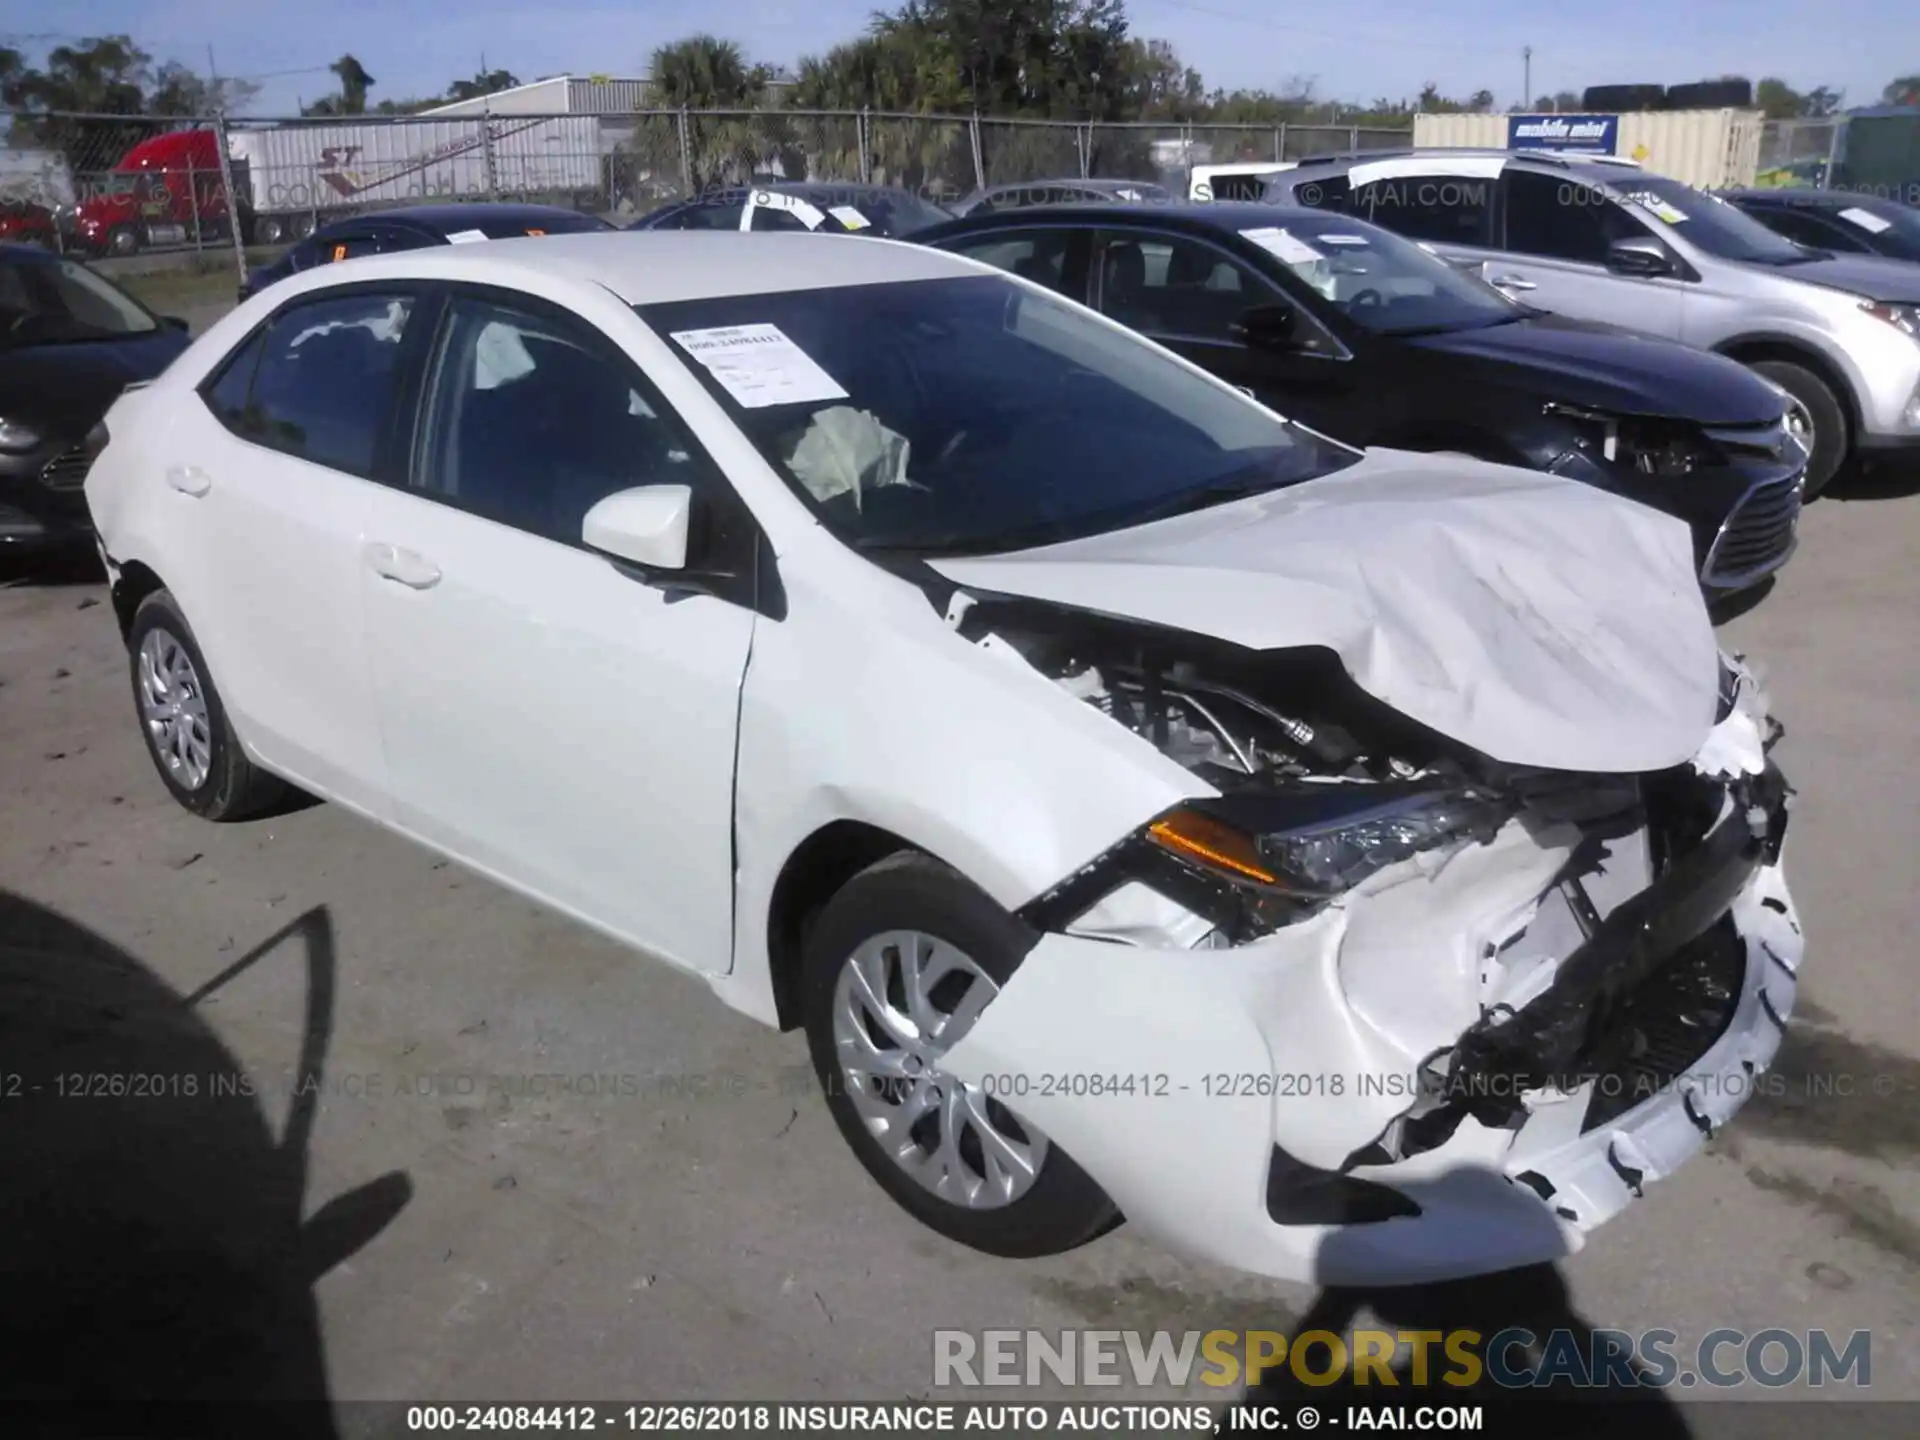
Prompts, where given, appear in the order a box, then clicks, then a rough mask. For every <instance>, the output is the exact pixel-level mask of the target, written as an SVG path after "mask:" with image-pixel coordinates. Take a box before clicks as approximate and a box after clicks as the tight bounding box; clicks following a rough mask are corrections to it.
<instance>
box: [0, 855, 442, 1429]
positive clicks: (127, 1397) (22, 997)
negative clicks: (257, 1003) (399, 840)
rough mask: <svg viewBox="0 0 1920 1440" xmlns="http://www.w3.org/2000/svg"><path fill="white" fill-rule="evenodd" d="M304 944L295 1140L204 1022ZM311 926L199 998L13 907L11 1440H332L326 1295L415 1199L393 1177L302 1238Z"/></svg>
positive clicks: (5, 1310) (321, 1017)
mask: <svg viewBox="0 0 1920 1440" xmlns="http://www.w3.org/2000/svg"><path fill="white" fill-rule="evenodd" d="M287 941H296V942H300V944H301V946H302V948H304V952H305V962H306V969H307V981H308V983H307V999H306V1017H305V1025H304V1027H303V1033H302V1039H301V1047H300V1055H299V1059H298V1063H297V1066H296V1068H295V1069H294V1071H293V1080H292V1085H291V1087H290V1088H291V1092H292V1104H291V1108H290V1112H289V1115H288V1119H287V1124H286V1128H285V1132H284V1133H283V1134H282V1135H281V1136H279V1137H278V1138H276V1137H275V1136H274V1134H273V1133H272V1130H271V1128H270V1126H269V1124H268V1120H267V1116H266V1113H265V1111H264V1110H263V1108H262V1106H261V1103H260V1099H259V1098H258V1091H257V1088H256V1086H255V1083H254V1082H253V1081H252V1080H251V1079H250V1078H249V1077H248V1076H247V1074H246V1073H245V1072H244V1071H243V1069H242V1067H241V1065H240V1063H239V1061H238V1060H237V1059H236V1057H235V1056H234V1055H233V1053H232V1052H231V1051H229V1050H228V1049H227V1048H226V1046H225V1045H224V1044H222V1042H221V1041H220V1039H219V1038H218V1036H216V1035H215V1034H214V1032H213V1030H212V1029H211V1028H210V1027H209V1026H208V1025H207V1024H206V1023H205V1022H204V1021H203V1020H201V1018H200V1017H199V1015H198V1013H197V1011H196V1007H197V1006H198V1005H199V1004H200V1003H201V1002H202V1001H203V1000H205V999H206V998H207V997H208V996H209V995H211V994H212V993H213V992H214V991H215V990H217V989H218V988H220V987H221V986H222V985H224V984H226V983H227V982H228V981H229V980H231V979H233V978H234V977H235V976H237V975H239V974H240V973H241V972H242V971H244V970H246V969H248V968H250V967H251V966H253V965H254V964H256V963H258V962H259V961H260V960H261V959H263V958H264V957H266V956H268V955H269V954H271V953H273V952H274V951H276V950H277V949H278V948H279V947H280V946H281V945H282V944H283V942H287ZM334 973H335V958H334V944H333V932H332V925H331V923H330V921H329V919H328V916H327V913H326V911H325V910H324V909H314V910H311V911H308V912H307V913H306V914H304V915H302V916H300V917H299V918H298V919H296V920H294V921H293V922H292V923H291V924H290V925H288V926H287V927H286V928H285V929H283V930H281V931H279V932H278V933H276V934H275V935H272V936H270V937H268V939H266V940H265V941H263V942H262V943H261V944H260V945H258V946H256V947H254V949H253V950H251V951H249V952H248V953H247V954H246V955H245V956H243V957H242V958H241V959H240V960H239V961H237V962H235V964H233V965H232V966H229V967H228V968H227V970H226V971H224V972H223V973H222V974H220V975H219V976H216V977H215V978H214V979H213V980H211V981H209V982H208V983H207V984H206V985H205V986H203V987H201V989H200V990H198V991H196V992H195V993H194V994H192V995H189V996H181V995H179V994H177V993H176V992H174V991H173V990H172V989H171V988H170V987H168V986H167V985H166V984H165V983H164V982H162V981H161V980H160V979H159V978H158V977H157V976H155V975H154V974H153V973H152V972H151V971H150V970H148V969H147V968H146V967H145V966H143V965H141V964H140V963H139V962H138V961H137V960H135V959H134V958H133V957H132V956H130V955H128V954H126V953H125V952H123V951H121V950H119V949H118V948H117V947H115V946H114V945H113V944H111V943H110V942H108V941H106V940H104V939H103V938H101V937H100V936H98V935H96V934H94V933H92V932H91V931H89V930H87V929H85V928H84V927H82V926H80V925H77V924H75V923H73V922H72V921H70V920H68V919H66V918H65V917H63V916H61V915H59V914H57V913H56V912H54V911H52V910H48V909H46V908H45V907H43V906H40V905H37V904H34V903H33V902H31V901H29V900H26V899H23V898H22V897H20V896H17V895H14V894H11V893H9V892H6V891H4V890H0V1070H4V1071H5V1074H4V1075H0V1137H4V1151H3V1152H0V1153H4V1155H5V1157H6V1159H5V1163H4V1164H0V1275H4V1276H5V1277H6V1285H5V1295H6V1304H5V1305H4V1306H3V1307H0V1344H3V1345H4V1349H0V1412H4V1413H5V1414H6V1415H7V1417H8V1420H7V1424H6V1430H7V1433H8V1434H9V1435H22V1434H36V1435H51V1434H107V1433H119V1434H138V1435H152V1434H160V1433H177V1434H192V1435H198V1436H211V1435H265V1434H272V1435H275V1436H285V1437H289V1440H308V1437H312V1440H323V1437H324V1440H332V1437H333V1436H334V1435H335V1434H336V1431H335V1427H334V1423H333V1416H332V1409H331V1406H330V1404H329V1402H328V1395H327V1380H326V1367H325V1354H324V1350H323V1347H322V1341H321V1333H320V1317H319V1311H318V1307H317V1305H316V1303H315V1300H314V1293H313V1287H314V1283H315V1282H316V1281H317V1280H318V1279H319V1278H320V1277H321V1276H322V1275H323V1274H325V1273H326V1272H327V1271H328V1270H330V1269H332V1268H333V1267H334V1266H335V1265H338V1264H339V1263H340V1262H341V1261H343V1260H345V1259H347V1258H348V1257H349V1256H351V1255H353V1254H354V1253H356V1252H357V1251H359V1250H360V1249H361V1248H362V1247H364V1246H365V1245H366V1244H367V1243H368V1242H369V1241H371V1240H372V1239H373V1238H374V1237H375V1236H376V1235H378V1234H379V1233H380V1232H381V1231H382V1230H383V1229H384V1228H385V1227H386V1226H387V1225H388V1224H389V1223H390V1222H391V1221H392V1220H393V1218H394V1217H395V1216H396V1215H397V1214H398V1213H399V1212H400V1210H401V1209H402V1208H403V1207H404V1206H405V1205H406V1204H407V1202H408V1200H409V1198H410V1197H411V1193H412V1187H411V1184H410V1182H409V1181H408V1179H407V1177H406V1176H405V1174H403V1173H400V1172H397V1171H396V1172H393V1173H390V1174H387V1175H385V1176H382V1177H380V1178H379V1179H377V1180H374V1181H372V1182H371V1183H369V1184H367V1185H364V1186H361V1187H359V1188H358V1189H356V1190H353V1191H351V1192H349V1193H347V1194H345V1195H342V1196H340V1197H338V1198H336V1199H335V1200H333V1201H332V1202H330V1203H329V1204H327V1205H324V1206H322V1207H320V1208H319V1210H318V1211H316V1212H315V1213H314V1214H313V1215H312V1216H311V1217H309V1218H307V1219H305V1220H303V1219H302V1206H303V1202H304V1196H305V1190H306V1182H307V1147H308V1141H309V1138H310V1136H311V1133H312V1127H313V1123H314V1118H315V1112H316V1108H317V1104H318V1098H319V1093H320V1079H321V1075H322V1071H323V1066H324V1061H325V1056H326V1050H327V1045H328V1042H329V1039H330V1036H331V1031H332V1016H333V997H334Z"/></svg>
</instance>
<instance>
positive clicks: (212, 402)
mask: <svg viewBox="0 0 1920 1440" xmlns="http://www.w3.org/2000/svg"><path fill="white" fill-rule="evenodd" d="M266 343H267V332H266V331H264V330H259V331H256V332H254V336H253V338H252V339H251V340H249V341H247V343H246V344H244V345H242V346H241V347H240V348H239V349H238V350H236V351H235V352H234V353H233V354H232V355H230V356H228V357H227V363H226V364H225V365H222V366H221V367H220V371H219V373H218V374H217V375H215V376H214V377H213V383H212V384H211V385H207V386H204V387H203V388H202V390H201V392H200V393H201V396H202V397H203V398H204V399H205V401H206V404H207V408H208V409H209V410H211V411H212V412H213V414H214V418H215V419H216V420H218V421H219V422H220V423H221V424H222V425H224V426H226V427H227V428H228V429H229V430H232V431H234V432H235V433H236V434H238V433H241V430H242V425H243V420H244V417H245V415H246V410H247V392H248V391H249V390H250V389H251V388H252V386H253V372H254V370H255V369H257V368H258V367H259V364H260V352H261V351H262V350H264V349H265V348H266Z"/></svg>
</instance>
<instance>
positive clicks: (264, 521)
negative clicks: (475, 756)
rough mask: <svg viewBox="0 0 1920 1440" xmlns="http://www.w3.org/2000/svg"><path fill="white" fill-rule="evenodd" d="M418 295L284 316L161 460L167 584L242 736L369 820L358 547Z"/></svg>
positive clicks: (370, 777)
mask: <svg viewBox="0 0 1920 1440" xmlns="http://www.w3.org/2000/svg"><path fill="white" fill-rule="evenodd" d="M418 305H419V296H418V293H417V291H416V290H415V289H414V288H412V287H409V286H406V285H399V286H395V285H377V286H362V287H353V288H351V289H347V290H330V291H326V292H324V293H322V294H319V295H314V296H305V297H302V298H300V299H298V300H296V301H294V302H293V303H292V304H290V305H288V306H286V307H285V308H284V309H282V310H280V311H279V312H278V313H277V314H276V315H274V317H273V318H272V319H270V320H269V321H268V322H267V323H266V324H265V325H264V326H262V327H261V329H260V330H259V331H257V332H256V333H255V334H254V336H253V337H252V338H251V339H250V340H249V341H248V342H247V343H246V344H245V345H243V346H242V347H241V348H240V349H239V350H238V351H236V352H235V353H234V354H233V355H232V356H231V357H230V359H229V361H228V362H227V364H226V365H225V366H223V367H222V368H221V369H219V370H217V371H215V372H214V374H213V375H211V376H210V377H209V378H208V381H207V382H206V383H205V384H204V385H203V386H202V387H201V392H200V397H199V403H198V404H194V405H188V406H184V407H182V409H181V413H180V414H179V416H178V417H177V423H176V424H175V425H174V426H173V427H172V428H171V429H170V431H169V432H168V435H167V438H166V441H165V444H166V447H167V448H166V453H165V454H163V455H158V456H156V457H155V458H156V469H158V470H159V471H160V472H161V473H160V474H159V475H157V476H156V477H155V478H156V480H157V481H158V482H159V483H161V484H163V485H164V486H165V487H166V489H167V491H168V492H169V494H168V508H169V510H170V512H171V515H170V520H171V523H172V524H173V525H174V526H175V527H176V533H177V538H178V540H179V542H180V543H179V544H178V546H177V547H175V546H172V545H170V546H169V547H168V548H169V551H170V552H172V553H178V554H179V555H180V556H181V560H182V563H179V564H178V565H177V566H176V567H174V568H173V569H172V573H169V574H167V575H166V576H165V577H164V578H165V580H166V583H167V585H168V586H169V588H171V589H172V590H173V591H174V593H175V595H176V597H177V598H178V599H179V600H180V603H181V605H182V607H183V609H184V610H185V612H186V617H187V621H188V623H189V624H191V625H192V626H193V628H194V632H195V634H196V635H198V637H199V638H200V642H201V647H202V649H203V650H204V651H205V653H206V656H207V663H208V664H209V666H210V667H211V668H212V669H213V671H214V675H215V679H216V683H217V684H218V685H219V687H220V691H221V693H222V695H223V696H224V697H225V699H226V701H227V705H228V707H229V709H230V710H231V711H232V712H233V714H234V718H235V723H236V725H237V726H238V728H239V730H240V732H241V734H242V735H243V736H245V738H246V740H247V741H248V743H249V744H250V745H251V746H252V747H253V748H254V749H255V750H256V751H257V752H258V753H259V755H260V757H261V758H262V759H264V760H265V761H266V762H267V763H268V764H269V765H270V766H271V767H272V768H273V769H275V770H279V771H282V772H284V773H286V774H288V775H289V776H291V777H292V778H293V779H295V780H296V781H299V782H302V783H304V784H306V785H307V786H309V787H311V788H314V789H318V790H320V791H322V792H324V793H327V794H330V795H333V796H335V797H337V798H339V799H342V800H345V801H347V802H348V803H350V804H355V805H358V806H360V807H362V808H364V809H366V810H369V811H371V812H373V813H375V814H383V813H384V811H385V806H384V800H383V797H384V794H385V788H386V785H385V764H384V760H383V758H382V753H381V743H380V733H379V723H378V717H377V713H376V711H375V708H374V702H373V696H372V692H371V690H370V688H369V685H368V677H367V671H366V665H365V656H364V651H363V648H362V635H361V625H360V595H359V590H360V565H361V560H360V542H361V534H362V527H363V525H364V522H365V519H366V513H367V504H368V501H369V499H370V498H371V497H372V496H373V495H374V494H376V493H378V492H379V491H380V486H379V485H378V484H377V483H376V478H375V477H377V476H379V475H380V474H381V473H382V472H383V470H384V467H385V466H386V465H387V464H388V463H390V460H391V457H392V439H393V431H392V423H391V422H392V419H393V416H394V414H395V412H396V407H397V401H398V397H399V395H400V392H401V388H402V384H401V382H402V378H403V376H404V373H405V370H406V368H407V366H409V365H410V364H411V363H413V359H412V353H411V351H412V344H411V342H412V341H413V340H414V339H415V338H416V334H417V332H416V329H415V327H414V325H413V320H414V317H415V314H416V312H417V309H418Z"/></svg>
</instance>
